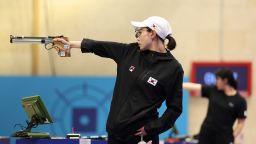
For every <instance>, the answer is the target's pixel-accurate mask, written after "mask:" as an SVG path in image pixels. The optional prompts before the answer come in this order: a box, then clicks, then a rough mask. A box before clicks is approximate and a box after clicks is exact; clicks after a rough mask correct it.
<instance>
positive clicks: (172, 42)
mask: <svg viewBox="0 0 256 144" xmlns="http://www.w3.org/2000/svg"><path fill="white" fill-rule="evenodd" d="M166 39H168V44H167V49H169V50H170V51H171V50H174V49H175V47H176V41H175V39H174V38H173V37H172V36H171V35H168V36H166Z"/></svg>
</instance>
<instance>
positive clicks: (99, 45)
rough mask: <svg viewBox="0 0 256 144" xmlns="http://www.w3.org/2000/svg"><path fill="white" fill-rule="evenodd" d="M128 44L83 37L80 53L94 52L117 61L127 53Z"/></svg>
mask: <svg viewBox="0 0 256 144" xmlns="http://www.w3.org/2000/svg"><path fill="white" fill-rule="evenodd" d="M128 46H129V44H124V43H117V42H106V41H96V40H91V39H83V40H82V43H81V51H82V53H89V52H91V53H94V54H96V55H98V56H101V57H106V58H111V59H113V60H114V61H115V62H116V63H119V62H120V60H121V59H122V58H123V56H124V55H125V54H126V53H127V49H128Z"/></svg>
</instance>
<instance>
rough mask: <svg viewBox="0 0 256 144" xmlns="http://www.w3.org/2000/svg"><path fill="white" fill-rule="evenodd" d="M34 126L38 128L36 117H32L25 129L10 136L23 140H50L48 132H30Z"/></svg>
mask: <svg viewBox="0 0 256 144" xmlns="http://www.w3.org/2000/svg"><path fill="white" fill-rule="evenodd" d="M36 126H38V120H37V116H36V115H33V116H32V118H31V120H30V122H28V121H27V127H26V129H25V130H21V131H17V132H15V133H13V134H12V135H11V136H12V137H23V138H50V135H49V133H48V132H31V129H32V128H33V127H36Z"/></svg>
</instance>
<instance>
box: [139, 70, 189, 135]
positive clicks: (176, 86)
mask: <svg viewBox="0 0 256 144" xmlns="http://www.w3.org/2000/svg"><path fill="white" fill-rule="evenodd" d="M183 74H184V72H183V70H182V68H180V69H178V70H177V72H176V77H175V78H176V79H175V80H174V81H173V82H172V83H171V84H169V86H168V87H169V88H166V94H167V98H166V106H167V109H166V110H165V112H164V113H163V115H162V116H161V117H160V118H158V119H156V120H154V121H151V122H149V123H147V124H146V125H145V126H144V128H145V131H146V133H147V134H149V135H155V134H160V133H162V132H165V131H166V130H168V129H170V128H172V127H173V125H174V123H175V121H176V120H177V119H178V117H179V116H180V114H181V113H182V82H183Z"/></svg>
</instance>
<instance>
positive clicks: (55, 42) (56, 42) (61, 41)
mask: <svg viewBox="0 0 256 144" xmlns="http://www.w3.org/2000/svg"><path fill="white" fill-rule="evenodd" d="M60 43H61V44H62V45H68V46H69V48H70V42H68V41H67V40H65V39H63V38H54V39H53V48H55V49H56V51H57V52H59V51H66V50H67V49H66V48H64V47H62V46H57V47H55V46H54V45H55V44H56V45H58V44H60Z"/></svg>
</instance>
